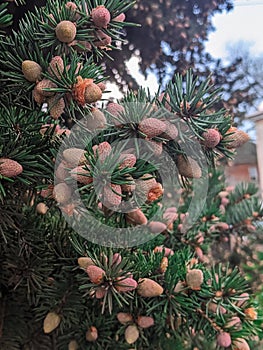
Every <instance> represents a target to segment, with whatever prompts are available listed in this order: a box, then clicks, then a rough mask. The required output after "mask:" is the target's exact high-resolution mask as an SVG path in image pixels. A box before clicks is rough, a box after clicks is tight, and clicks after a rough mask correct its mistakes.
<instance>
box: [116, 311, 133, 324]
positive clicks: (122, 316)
mask: <svg viewBox="0 0 263 350" xmlns="http://www.w3.org/2000/svg"><path fill="white" fill-rule="evenodd" d="M117 319H118V321H119V322H120V323H121V324H126V323H129V322H132V321H133V317H132V315H131V314H128V313H126V312H119V313H117Z"/></svg>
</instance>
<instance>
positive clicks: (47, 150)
mask: <svg viewBox="0 0 263 350" xmlns="http://www.w3.org/2000/svg"><path fill="white" fill-rule="evenodd" d="M133 5H134V3H133V2H132V1H130V0H123V1H120V0H95V1H91V0H76V1H75V2H74V3H73V2H67V1H64V0H48V1H47V2H46V5H45V7H41V8H36V9H35V11H34V12H28V13H27V14H26V15H25V16H24V17H23V19H22V20H21V21H20V23H19V27H18V30H17V31H13V32H12V33H11V35H10V36H5V35H2V36H1V40H0V69H1V70H0V72H1V75H0V80H1V108H0V125H1V128H0V140H1V148H0V152H1V154H0V157H1V158H0V176H1V179H0V181H1V182H0V199H1V201H0V206H1V211H0V222H1V225H0V230H1V246H0V247H1V258H0V259H1V260H0V263H1V267H2V275H1V294H0V305H1V313H0V347H1V348H3V349H12V350H13V349H23V350H25V349H28V350H29V349H30V350H32V349H40V350H41V349H61V350H64V349H65V350H66V349H69V350H74V349H131V348H135V349H150V348H151V349H192V350H193V349H204V350H205V349H209V350H210V349H232V350H233V349H235V350H237V349H239V350H240V349H249V345H248V341H249V339H251V338H253V337H254V336H255V335H257V334H258V332H259V326H258V325H257V323H256V322H255V321H256V320H257V310H256V307H255V303H254V301H253V298H252V297H250V295H249V294H248V292H249V289H250V288H249V285H248V283H247V281H246V279H245V278H244V277H243V276H242V275H241V274H240V272H239V269H238V268H237V267H234V268H233V267H231V266H230V265H226V266H223V265H222V264H217V265H215V264H214V265H212V266H211V265H210V264H209V262H208V261H206V259H204V257H203V255H202V250H203V249H204V250H205V245H206V244H207V245H210V244H211V241H213V240H214V239H215V238H216V237H218V236H219V235H220V230H221V229H222V220H225V221H226V222H227V223H229V222H230V220H234V221H235V220H236V221H235V223H238V222H239V221H238V220H241V221H242V220H244V219H246V218H247V216H248V215H250V214H251V211H249V210H248V208H247V206H248V204H246V203H247V202H246V203H245V204H243V205H242V210H241V211H240V212H238V213H236V211H235V210H233V213H234V214H235V213H236V215H237V217H236V216H235V215H234V214H233V217H232V216H231V215H230V216H228V213H227V212H226V213H223V211H222V207H220V203H218V199H219V198H221V197H220V195H219V193H221V192H222V188H220V187H221V186H225V185H224V184H223V181H221V182H220V180H219V181H218V178H217V180H215V178H213V179H214V181H211V180H210V179H209V178H210V177H209V176H210V175H209V174H210V172H211V171H212V170H211V169H212V168H213V167H214V165H215V163H216V161H217V159H219V158H221V157H232V156H233V155H234V150H235V149H236V148H237V147H239V146H241V145H242V144H243V143H244V142H246V141H247V140H248V135H247V134H246V133H244V132H243V131H240V130H238V129H236V128H235V127H233V126H231V120H232V118H231V116H230V115H229V114H228V113H227V111H226V110H225V109H219V110H217V109H216V108H215V106H216V105H217V103H218V101H220V99H221V97H220V91H219V90H218V89H215V88H214V86H213V85H212V83H211V79H210V78H207V79H205V80H199V79H198V77H196V76H195V75H194V74H193V72H192V71H191V70H188V71H187V72H186V73H185V74H179V73H178V74H176V75H175V77H174V78H173V79H172V81H170V82H169V83H168V84H167V86H166V87H165V90H164V91H163V92H162V93H161V91H159V92H158V94H156V96H150V94H149V93H148V92H147V91H145V90H144V89H139V90H138V91H136V92H134V91H129V92H128V93H127V94H126V95H125V97H124V98H123V100H122V101H116V102H107V101H106V100H105V99H104V96H105V94H106V86H105V84H104V81H105V79H106V77H105V69H103V66H102V62H104V59H105V57H106V58H109V57H110V55H111V52H113V50H115V49H116V48H120V47H121V44H120V43H121V42H123V41H124V40H125V39H124V36H123V33H124V31H123V28H125V26H132V25H133V24H131V23H128V22H126V21H125V13H126V11H128V10H129V9H130V8H131V7H132V6H133ZM4 6H5V5H4ZM6 15H7V12H6V7H3V8H2V11H1V12H0V21H1V23H2V24H3V25H5V24H7V19H8V20H10V18H7V17H6ZM215 176H216V175H215ZM219 189H220V191H219V192H218V190H219ZM171 191H173V194H172V198H171V195H170V193H171ZM213 191H214V193H216V194H218V195H217V196H216V197H215V198H214V197H213ZM221 196H222V193H221ZM225 197H227V195H226V196H225ZM238 202H239V201H238V199H237V198H236V197H235V194H233V204H234V203H235V204H236V205H238V204H239V203H238ZM221 205H222V203H221ZM249 205H250V206H251V207H249V208H250V209H251V210H253V211H256V210H257V209H259V203H258V202H257V201H254V202H251V203H250V204H249ZM225 206H226V203H225ZM240 206H241V205H240ZM236 210H237V209H236ZM260 215H261V212H260V211H258V215H257V216H254V219H259V218H260ZM220 224H221V227H220ZM212 226H214V227H213V228H212ZM215 232H217V233H218V234H217V235H216V234H215V235H214V233H215ZM202 245H203V246H204V247H203V246H202Z"/></svg>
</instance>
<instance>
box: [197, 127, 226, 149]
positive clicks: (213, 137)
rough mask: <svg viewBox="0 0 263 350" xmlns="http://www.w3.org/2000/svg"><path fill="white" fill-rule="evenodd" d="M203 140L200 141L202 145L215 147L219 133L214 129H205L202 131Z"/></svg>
mask: <svg viewBox="0 0 263 350" xmlns="http://www.w3.org/2000/svg"><path fill="white" fill-rule="evenodd" d="M202 137H203V138H204V140H203V141H202V143H203V145H204V146H205V147H208V148H214V147H216V146H217V145H218V144H219V142H220V141H221V138H222V136H221V134H220V132H219V131H218V130H216V129H207V130H206V131H205V132H203V133H202Z"/></svg>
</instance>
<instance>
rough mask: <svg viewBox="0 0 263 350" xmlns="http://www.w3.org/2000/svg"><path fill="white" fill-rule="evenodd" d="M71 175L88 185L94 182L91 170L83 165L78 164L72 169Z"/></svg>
mask: <svg viewBox="0 0 263 350" xmlns="http://www.w3.org/2000/svg"><path fill="white" fill-rule="evenodd" d="M70 176H71V177H72V178H73V179H74V180H76V181H78V182H79V183H81V184H83V185H88V184H90V183H92V182H93V178H92V177H91V175H90V172H89V171H88V170H86V169H84V168H83V167H82V166H77V167H76V168H74V169H72V170H71V171H70Z"/></svg>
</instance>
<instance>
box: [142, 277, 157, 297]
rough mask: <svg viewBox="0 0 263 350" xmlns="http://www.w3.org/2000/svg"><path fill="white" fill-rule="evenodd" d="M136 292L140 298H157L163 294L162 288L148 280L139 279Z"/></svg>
mask: <svg viewBox="0 0 263 350" xmlns="http://www.w3.org/2000/svg"><path fill="white" fill-rule="evenodd" d="M137 292H138V294H139V295H141V296H142V297H147V298H152V297H158V296H160V295H161V294H162V293H163V287H162V286H161V285H160V284H159V283H157V282H155V281H153V280H151V279H149V278H141V279H140V280H139V284H138V288H137Z"/></svg>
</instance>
